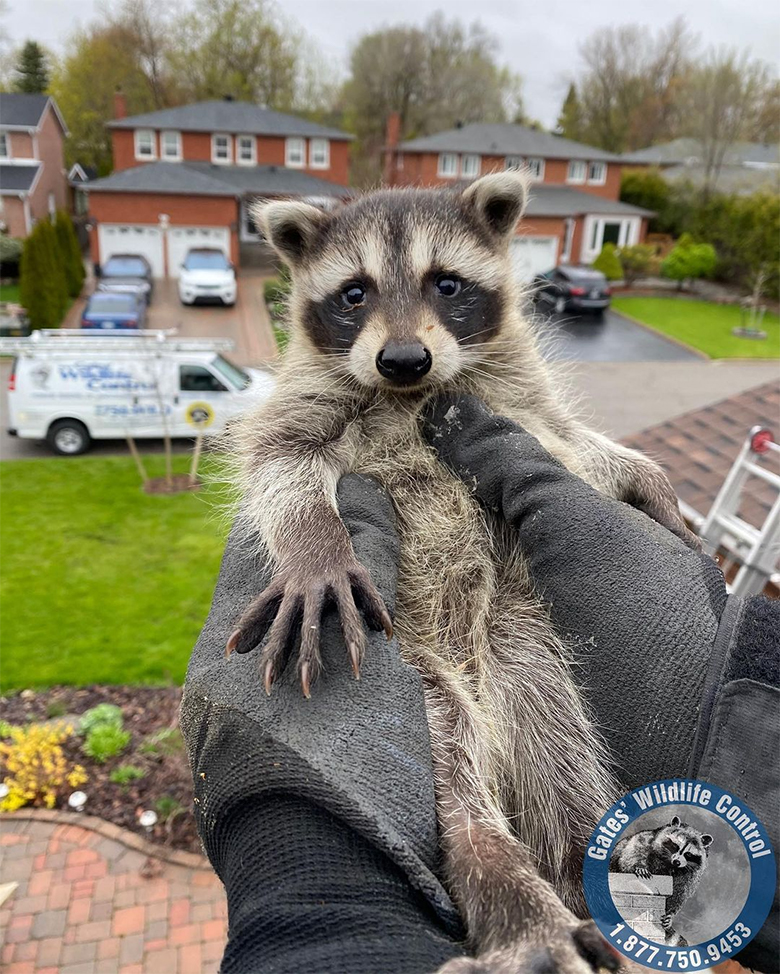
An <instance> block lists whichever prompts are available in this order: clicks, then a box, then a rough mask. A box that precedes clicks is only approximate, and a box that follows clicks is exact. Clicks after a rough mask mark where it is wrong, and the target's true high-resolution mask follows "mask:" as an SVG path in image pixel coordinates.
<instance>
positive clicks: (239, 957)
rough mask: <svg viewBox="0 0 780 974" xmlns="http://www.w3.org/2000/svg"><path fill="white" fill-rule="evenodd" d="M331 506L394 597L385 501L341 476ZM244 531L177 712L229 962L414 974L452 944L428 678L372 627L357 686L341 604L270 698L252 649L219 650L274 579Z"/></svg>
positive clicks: (373, 489) (282, 970)
mask: <svg viewBox="0 0 780 974" xmlns="http://www.w3.org/2000/svg"><path fill="white" fill-rule="evenodd" d="M338 502H339V509H340V513H341V516H342V519H343V520H344V522H345V524H346V525H347V527H348V528H349V531H350V534H351V536H352V543H353V546H354V549H355V553H356V555H357V556H358V558H359V559H360V561H361V562H362V563H363V564H364V565H365V566H366V567H367V568H368V569H369V571H370V572H371V576H372V578H373V580H374V582H375V584H376V585H377V587H378V588H379V590H380V592H381V594H382V596H383V598H384V600H385V604H386V605H387V606H388V607H389V608H390V609H391V611H392V606H393V605H394V601H395V588H396V574H397V561H398V541H397V538H396V534H395V524H394V516H393V510H392V506H391V504H390V502H389V499H388V498H387V495H386V494H385V493H384V492H383V491H382V490H381V488H379V487H378V486H377V485H376V484H375V483H374V482H373V481H370V480H368V479H366V478H362V477H356V476H349V477H345V478H344V479H342V481H341V482H340V484H339V489H338ZM251 542H252V539H247V538H243V537H242V538H238V537H237V536H236V532H235V531H234V532H233V534H232V535H231V538H230V540H229V541H228V545H227V549H226V551H225V555H224V559H223V562H222V568H221V571H220V576H219V581H218V583H217V588H216V592H215V594H214V601H213V604H212V608H211V612H210V614H209V617H208V620H207V621H206V625H205V627H204V629H203V632H202V634H201V636H200V639H199V641H198V644H197V646H196V647H195V650H194V652H193V654H192V658H191V660H190V665H189V669H188V672H187V680H186V684H185V688H184V696H183V699H182V708H181V726H182V730H183V732H184V736H185V739H186V742H187V747H188V750H189V756H190V763H191V766H192V771H193V780H194V782H195V802H196V804H195V815H196V819H197V822H198V829H199V832H200V837H201V840H202V843H203V846H204V849H205V851H206V854H207V855H208V857H209V859H210V860H211V863H212V865H213V866H214V869H215V870H216V872H217V873H218V875H219V876H220V878H221V879H222V881H223V883H224V884H225V887H226V890H227V896H228V918H229V940H228V945H227V948H226V953H225V957H224V959H223V964H222V971H223V974H232V972H247V974H248V972H253V974H254V972H257V971H261V970H262V971H263V972H267V974H288V972H289V974H293V972H294V974H381V972H383V971H386V972H393V974H423V972H430V971H433V970H435V969H436V968H437V967H439V966H440V965H441V964H442V963H444V961H445V960H447V959H448V958H450V957H453V956H457V955H459V954H461V953H462V948H461V947H460V946H459V945H458V944H457V943H456V942H455V941H456V940H457V939H460V938H462V935H463V933H462V929H461V926H460V920H459V917H458V915H457V912H456V910H455V908H454V906H453V904H452V902H451V901H450V899H449V896H448V895H447V893H446V892H445V891H444V889H443V888H442V886H441V885H440V883H439V881H438V880H437V879H436V875H435V870H436V867H437V856H438V841H437V829H436V812H435V803H434V792H433V775H432V770H431V755H430V743H429V738H428V727H427V723H426V718H425V708H424V701H423V693H422V685H421V681H420V678H419V676H418V674H417V672H416V671H415V670H413V669H412V668H411V667H409V666H407V665H406V664H404V663H403V662H402V661H401V658H400V655H399V653H398V646H397V643H396V642H395V641H393V642H391V643H388V642H387V640H386V638H385V636H384V634H383V633H379V634H377V633H373V632H370V633H369V637H368V638H369V645H368V650H367V652H366V656H365V661H364V663H363V667H362V670H361V679H360V682H358V681H356V680H355V678H354V676H353V675H352V670H351V665H350V659H349V654H348V653H347V650H346V647H345V645H344V640H343V638H342V635H341V630H340V628H339V624H338V620H337V618H336V616H335V613H334V614H333V615H332V616H328V617H326V619H325V620H324V622H323V630H322V640H321V643H322V653H323V661H324V672H323V673H322V675H321V676H320V678H319V680H318V681H317V683H316V684H315V685H314V686H313V688H312V698H311V699H310V700H306V699H304V697H303V695H302V693H301V688H300V683H299V681H298V679H297V678H296V675H295V666H288V667H287V668H286V670H285V672H284V674H283V675H282V676H281V678H280V679H279V680H278V681H277V682H276V683H274V686H273V691H272V694H271V696H270V697H267V696H266V694H265V692H264V690H263V684H262V679H261V676H260V675H259V674H258V672H257V661H256V659H255V654H251V653H250V654H247V655H246V656H240V655H238V654H236V653H234V654H233V655H232V656H231V657H230V659H225V654H224V647H225V642H226V640H227V637H228V635H229V633H230V631H231V629H232V628H233V626H234V624H235V620H236V618H237V616H238V615H239V614H240V612H241V610H242V608H243V607H244V606H245V605H246V604H247V603H248V602H249V601H250V599H251V598H252V597H253V596H255V595H256V594H257V593H258V592H260V591H262V590H263V589H264V588H265V587H266V585H267V584H268V581H269V577H270V569H269V567H268V566H267V565H266V564H265V563H264V561H263V560H262V559H260V558H258V557H257V556H256V555H255V554H254V553H253V552H254V551H255V550H256V546H253V545H252V543H251Z"/></svg>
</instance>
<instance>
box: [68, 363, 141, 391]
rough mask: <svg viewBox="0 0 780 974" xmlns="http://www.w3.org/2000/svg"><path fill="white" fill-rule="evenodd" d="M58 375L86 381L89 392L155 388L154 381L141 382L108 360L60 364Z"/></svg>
mask: <svg viewBox="0 0 780 974" xmlns="http://www.w3.org/2000/svg"><path fill="white" fill-rule="evenodd" d="M60 377H61V378H62V379H65V380H67V379H73V380H75V381H77V382H78V381H80V382H84V383H86V387H87V389H88V390H89V391H90V392H100V391H105V390H108V389H155V388H156V383H155V382H142V381H140V380H139V379H137V378H136V377H134V376H133V374H132V373H131V372H126V371H125V370H124V369H114V368H112V367H111V365H110V364H109V363H108V362H85V363H84V364H83V365H81V364H78V365H61V366H60Z"/></svg>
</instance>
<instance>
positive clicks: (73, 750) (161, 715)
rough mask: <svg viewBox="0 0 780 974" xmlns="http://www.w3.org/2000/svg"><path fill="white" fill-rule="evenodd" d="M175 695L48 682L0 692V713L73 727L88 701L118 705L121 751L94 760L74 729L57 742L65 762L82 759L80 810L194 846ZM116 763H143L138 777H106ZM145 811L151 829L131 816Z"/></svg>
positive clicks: (14, 719) (63, 802)
mask: <svg viewBox="0 0 780 974" xmlns="http://www.w3.org/2000/svg"><path fill="white" fill-rule="evenodd" d="M180 699H181V690H180V689H179V688H178V687H124V686H97V685H95V686H88V687H53V688H51V689H49V690H42V691H40V692H33V691H31V690H25V691H23V692H22V693H20V694H17V695H14V696H12V697H0V718H2V719H3V720H5V721H7V722H8V723H9V724H22V725H23V724H27V723H29V722H42V721H46V722H52V723H58V722H66V723H68V724H72V725H73V727H74V729H77V728H78V717H79V716H80V715H81V714H83V713H84V712H85V711H87V710H90V709H91V708H92V707H95V706H97V705H98V704H101V703H110V704H115V705H116V706H118V707H120V708H121V709H122V713H123V715H124V730H126V731H129V733H130V743H129V744H128V745H127V747H126V748H125V749H124V750H123V751H122V753H121V754H118V755H116V756H115V757H112V758H109V759H108V760H106V761H105V763H103V764H100V763H98V762H96V761H94V760H93V759H92V758H90V757H89V756H88V755H86V754H85V753H84V752H83V750H82V742H83V738H82V737H80V736H79V735H78V734H77V733H76V734H74V735H73V736H72V737H70V738H69V739H68V740H67V741H66V742H65V743H64V744H63V746H62V747H63V751H64V752H65V755H66V757H67V758H68V761H69V762H71V763H74V764H80V765H82V766H83V767H84V769H85V770H86V772H87V774H88V775H89V780H88V781H87V782H86V784H84V785H81V786H80V789H81V790H82V791H84V792H85V793H86V795H87V804H86V807H85V809H84V811H85V812H87V813H89V814H90V815H96V816H98V817H100V818H103V819H106V820H107V821H109V822H112V823H113V824H114V825H119V826H121V827H123V828H127V829H130V830H132V831H133V832H137V833H139V834H140V835H144V836H146V837H147V838H149V839H150V840H152V841H153V842H158V843H160V844H163V845H166V846H168V847H169V848H172V849H183V850H185V851H187V852H200V851H201V847H200V842H199V840H198V834H197V830H196V828H195V819H194V818H193V815H192V807H193V790H192V777H191V775H190V768H189V764H188V762H187V754H186V751H185V748H184V742H183V741H182V738H181V734H180V733H179V730H178V718H179V701H180ZM123 765H133V766H134V767H137V768H140V769H143V771H144V772H145V774H144V777H142V778H138V779H137V780H134V781H130V782H128V783H127V784H116V783H114V782H113V781H111V780H110V775H111V772H112V771H115V770H116V769H117V768H119V767H121V766H123ZM2 777H3V775H2V768H0V779H2ZM69 793H70V789H67V788H66V789H65V790H64V792H63V794H62V795H61V796H60V797H59V799H58V801H57V805H56V807H57V808H63V809H67V807H68V795H69ZM147 809H152V810H154V811H156V812H157V816H158V821H157V824H156V826H155V827H154V830H153V831H152V832H151V833H149V832H147V831H146V830H145V829H143V828H141V826H140V825H139V824H138V816H139V815H140V814H141V812H142V811H145V810H147ZM11 814H13V813H11ZM72 814H74V815H77V814H78V813H76V812H74V813H72Z"/></svg>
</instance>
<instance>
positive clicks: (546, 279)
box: [533, 264, 612, 314]
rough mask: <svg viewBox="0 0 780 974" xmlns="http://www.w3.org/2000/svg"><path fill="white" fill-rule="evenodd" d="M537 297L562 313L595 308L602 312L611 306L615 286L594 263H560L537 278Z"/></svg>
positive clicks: (596, 310) (541, 302) (535, 280)
mask: <svg viewBox="0 0 780 974" xmlns="http://www.w3.org/2000/svg"><path fill="white" fill-rule="evenodd" d="M533 288H534V301H536V303H537V304H538V305H542V306H545V307H547V308H550V309H551V310H553V311H555V312H557V313H558V314H563V313H564V312H565V311H592V312H595V313H596V314H601V313H602V312H603V311H604V309H605V308H608V307H609V304H610V300H611V299H612V289H611V288H610V286H609V282H608V281H607V279H606V277H605V276H604V275H603V274H602V273H601V271H594V270H593V268H592V267H576V266H573V265H569V264H560V265H559V266H558V267H555V268H553V270H551V271H547V273H546V274H540V275H539V276H538V277H536V278H535V279H534V283H533Z"/></svg>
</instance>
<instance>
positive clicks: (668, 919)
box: [661, 913, 674, 930]
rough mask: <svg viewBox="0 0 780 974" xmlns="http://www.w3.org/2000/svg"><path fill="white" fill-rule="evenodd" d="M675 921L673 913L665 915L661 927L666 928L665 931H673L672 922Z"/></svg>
mask: <svg viewBox="0 0 780 974" xmlns="http://www.w3.org/2000/svg"><path fill="white" fill-rule="evenodd" d="M673 920H674V917H673V916H672V914H671V913H664V915H663V916H662V917H661V926H662V927H663V928H664V930H671V929H672V921H673Z"/></svg>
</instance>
